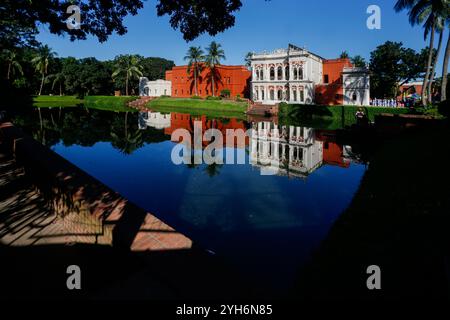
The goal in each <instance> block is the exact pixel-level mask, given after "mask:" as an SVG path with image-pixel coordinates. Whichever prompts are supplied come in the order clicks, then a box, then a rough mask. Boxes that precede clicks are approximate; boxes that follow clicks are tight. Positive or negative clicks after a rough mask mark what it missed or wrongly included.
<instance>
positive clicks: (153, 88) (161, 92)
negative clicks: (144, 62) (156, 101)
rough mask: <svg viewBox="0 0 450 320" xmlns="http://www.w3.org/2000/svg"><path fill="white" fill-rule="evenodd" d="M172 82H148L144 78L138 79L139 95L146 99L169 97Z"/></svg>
mask: <svg viewBox="0 0 450 320" xmlns="http://www.w3.org/2000/svg"><path fill="white" fill-rule="evenodd" d="M171 92H172V82H170V81H167V80H161V79H159V80H155V81H149V80H148V79H147V78H145V77H140V78H139V95H140V96H148V97H160V96H170V95H171Z"/></svg>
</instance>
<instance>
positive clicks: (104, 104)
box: [84, 96, 137, 112]
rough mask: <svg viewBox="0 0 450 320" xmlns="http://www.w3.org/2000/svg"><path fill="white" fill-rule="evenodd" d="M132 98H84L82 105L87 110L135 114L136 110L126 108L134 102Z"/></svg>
mask: <svg viewBox="0 0 450 320" xmlns="http://www.w3.org/2000/svg"><path fill="white" fill-rule="evenodd" d="M136 98H137V97H134V96H126V97H123V96H120V97H115V96H86V97H85V98H84V105H85V107H87V108H93V109H98V110H110V111H119V112H120V111H121V112H124V111H130V112H136V111H137V110H136V109H132V108H128V107H127V103H128V102H130V101H133V100H135V99H136Z"/></svg>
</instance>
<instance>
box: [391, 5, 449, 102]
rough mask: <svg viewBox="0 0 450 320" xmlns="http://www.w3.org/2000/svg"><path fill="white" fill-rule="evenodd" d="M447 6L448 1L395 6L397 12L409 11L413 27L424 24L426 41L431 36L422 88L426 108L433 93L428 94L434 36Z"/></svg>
mask: <svg viewBox="0 0 450 320" xmlns="http://www.w3.org/2000/svg"><path fill="white" fill-rule="evenodd" d="M447 5H448V4H447V0H398V1H397V3H396V4H395V6H394V9H395V10H396V11H397V12H399V11H402V10H405V9H407V10H409V12H408V15H409V22H410V23H411V25H416V24H423V27H424V38H425V40H426V38H427V36H428V34H430V45H429V49H428V60H427V67H426V73H425V77H424V79H423V87H422V88H423V92H422V104H423V105H424V106H425V105H426V103H427V95H428V96H430V95H431V92H428V93H427V91H428V89H429V86H428V82H429V79H430V74H431V71H432V68H433V67H432V65H433V52H434V35H435V33H436V28H437V27H438V23H439V18H440V17H442V14H443V13H444V12H445V11H447V9H446V8H447ZM436 55H438V53H437V54H436Z"/></svg>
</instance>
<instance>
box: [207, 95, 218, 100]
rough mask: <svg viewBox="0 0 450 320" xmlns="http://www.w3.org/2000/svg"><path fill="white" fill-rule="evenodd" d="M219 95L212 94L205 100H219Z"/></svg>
mask: <svg viewBox="0 0 450 320" xmlns="http://www.w3.org/2000/svg"><path fill="white" fill-rule="evenodd" d="M221 99H222V98H221V97H213V96H207V97H206V100H221Z"/></svg>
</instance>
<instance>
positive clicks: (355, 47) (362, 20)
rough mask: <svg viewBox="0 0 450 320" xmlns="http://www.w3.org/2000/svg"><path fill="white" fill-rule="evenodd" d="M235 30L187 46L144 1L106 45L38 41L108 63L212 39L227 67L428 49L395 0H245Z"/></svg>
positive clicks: (176, 54)
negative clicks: (249, 57)
mask: <svg viewBox="0 0 450 320" xmlns="http://www.w3.org/2000/svg"><path fill="white" fill-rule="evenodd" d="M242 2H243V5H242V8H241V10H240V11H239V12H238V13H237V14H236V24H235V26H234V27H232V28H230V29H228V30H226V31H225V32H223V33H221V34H218V35H217V36H216V37H211V36H209V35H202V36H201V37H199V38H198V39H196V40H194V41H192V42H189V43H186V42H185V41H184V40H183V37H182V35H181V33H180V32H179V31H178V30H173V29H172V28H171V27H170V24H169V19H168V17H157V16H156V9H155V5H156V1H155V0H147V1H146V2H145V3H144V9H142V10H141V11H140V12H139V13H138V15H136V16H129V17H127V18H126V19H125V25H126V26H127V28H128V33H127V34H126V35H124V36H117V35H113V36H111V37H110V38H109V40H108V41H107V42H105V43H99V42H98V41H97V40H96V39H95V38H92V37H91V38H89V39H87V40H83V41H75V42H71V41H70V40H69V39H68V38H67V37H58V36H55V35H52V34H50V33H49V32H48V30H47V29H46V28H45V27H44V26H42V27H40V28H41V29H40V34H39V36H38V39H39V40H40V41H42V42H43V43H46V44H48V45H49V46H50V47H52V48H53V50H54V51H56V52H57V53H58V54H59V56H61V57H65V56H74V57H78V58H82V57H91V56H93V57H96V58H97V59H100V60H105V59H112V58H114V56H116V55H118V54H124V53H136V54H141V55H143V56H152V57H156V56H157V57H163V58H167V59H170V60H173V61H175V63H176V64H177V65H180V64H183V63H184V61H183V57H184V56H185V53H186V51H187V49H188V47H189V46H191V45H195V46H202V47H205V46H207V44H208V43H209V42H211V40H216V41H218V42H219V43H221V44H222V46H223V48H224V50H225V55H226V58H227V59H226V60H225V62H224V63H225V64H242V63H243V62H244V56H245V54H246V53H247V52H249V51H256V52H258V51H264V50H268V51H269V50H273V49H277V48H285V47H287V44H288V43H293V44H296V45H298V46H301V47H303V46H305V47H306V48H307V49H309V50H311V51H312V52H314V53H317V54H319V55H321V56H323V57H325V58H336V57H338V56H339V54H340V53H341V52H342V51H343V50H347V51H348V52H349V53H350V55H356V54H360V55H362V56H363V57H366V58H369V56H370V52H371V51H372V50H373V49H374V48H375V47H376V46H377V45H379V44H381V43H383V42H385V41H386V40H392V41H402V42H403V43H404V45H405V46H407V47H410V48H413V49H416V50H420V49H421V48H423V47H425V46H426V43H425V41H424V39H423V31H422V29H421V28H420V27H414V28H413V27H411V25H410V24H409V23H408V18H407V16H406V13H395V11H394V10H393V6H394V3H395V1H394V0H342V1H336V0H322V1H316V0H314V1H313V0H308V1H306V0H271V1H265V0H243V1H242ZM371 4H376V5H378V6H380V8H381V14H382V16H381V19H382V20H381V30H369V29H368V28H367V27H366V20H367V18H368V16H369V15H368V14H367V13H366V9H367V7H368V6H369V5H371Z"/></svg>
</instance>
